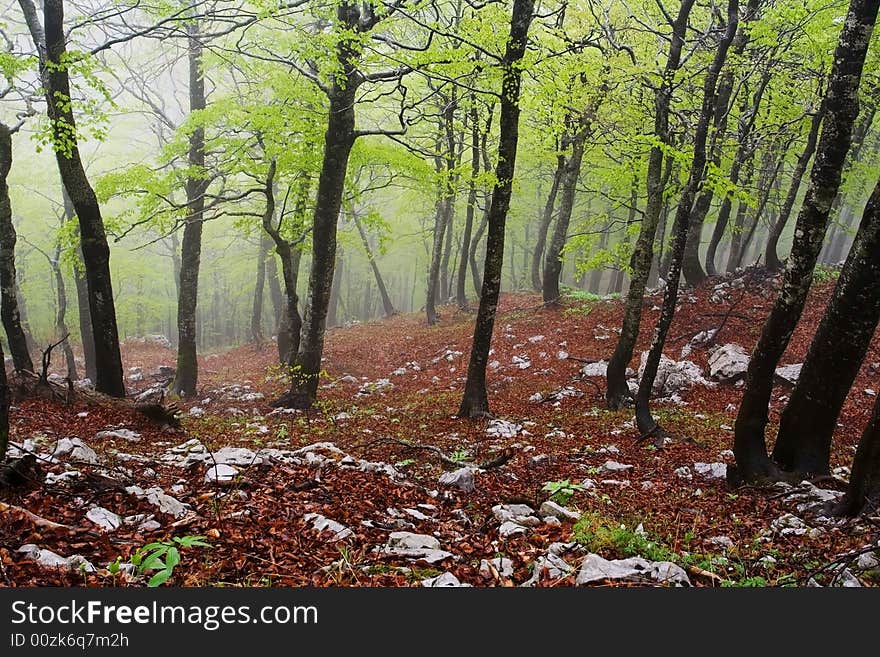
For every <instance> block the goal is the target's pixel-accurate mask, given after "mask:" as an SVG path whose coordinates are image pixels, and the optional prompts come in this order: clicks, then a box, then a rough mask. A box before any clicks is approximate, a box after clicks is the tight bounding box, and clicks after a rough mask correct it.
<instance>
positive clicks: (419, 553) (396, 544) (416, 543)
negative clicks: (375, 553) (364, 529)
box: [381, 532, 453, 563]
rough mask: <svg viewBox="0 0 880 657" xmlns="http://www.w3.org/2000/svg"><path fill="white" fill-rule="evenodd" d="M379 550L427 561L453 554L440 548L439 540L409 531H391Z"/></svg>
mask: <svg viewBox="0 0 880 657" xmlns="http://www.w3.org/2000/svg"><path fill="white" fill-rule="evenodd" d="M381 551H382V552H384V553H385V554H389V555H392V556H397V557H404V558H406V559H413V560H419V559H420V560H424V561H427V562H428V563H436V562H438V561H443V560H444V559H448V558H449V557H451V556H453V554H452V553H451V552H446V551H445V550H441V549H440V541H438V540H437V539H436V538H434V537H433V536H428V535H426V534H413V533H411V532H391V534H390V535H389V537H388V543H387V545H385V546H384V547H383V548H381Z"/></svg>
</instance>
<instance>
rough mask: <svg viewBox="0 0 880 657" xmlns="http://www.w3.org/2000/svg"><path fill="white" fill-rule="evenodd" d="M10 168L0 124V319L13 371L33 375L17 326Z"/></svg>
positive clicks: (8, 138)
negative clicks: (9, 184) (0, 317)
mask: <svg viewBox="0 0 880 657" xmlns="http://www.w3.org/2000/svg"><path fill="white" fill-rule="evenodd" d="M11 167H12V131H11V130H10V129H9V127H8V126H6V125H5V124H4V123H0V316H2V319H3V328H4V329H5V330H6V339H7V341H8V343H9V352H10V354H11V355H12V363H13V366H14V367H15V369H16V370H19V371H25V372H33V371H34V364H33V362H32V361H31V355H30V352H29V351H28V343H27V338H26V337H25V335H24V330H23V329H22V326H21V317H20V315H19V310H18V297H17V292H16V288H17V287H18V286H17V280H16V276H15V242H16V240H17V235H16V234H15V226H14V225H13V223H12V203H11V201H10V199H9V186H8V184H7V182H6V180H7V178H8V176H9V170H10V169H11Z"/></svg>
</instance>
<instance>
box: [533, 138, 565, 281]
mask: <svg viewBox="0 0 880 657" xmlns="http://www.w3.org/2000/svg"><path fill="white" fill-rule="evenodd" d="M565 164H566V157H565V155H564V154H563V153H559V154H558V155H557V156H556V170H555V171H554V172H553V182H551V183H550V191H549V192H548V193H547V202H546V203H545V204H544V211H543V212H542V213H541V221H540V223H539V224H538V237H537V238H536V239H535V250H534V251H533V252H532V272H531V274H532V288H533V289H535V290H541V289H542V281H541V272H542V270H543V267H544V250H545V249H546V247H547V233H548V232H549V231H550V224H551V223H552V222H553V210H554V208H555V207H556V197H557V196H558V194H559V185H560V184H561V183H562V179H563V177H564V176H565Z"/></svg>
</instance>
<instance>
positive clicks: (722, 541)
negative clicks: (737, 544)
mask: <svg viewBox="0 0 880 657" xmlns="http://www.w3.org/2000/svg"><path fill="white" fill-rule="evenodd" d="M706 542H707V543H709V544H710V545H717V546H719V547H723V548H725V549H727V548H732V547H733V545H734V544H733V540H732V539H731V538H730V536H713V537H712V538H709V539H706Z"/></svg>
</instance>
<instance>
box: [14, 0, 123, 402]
mask: <svg viewBox="0 0 880 657" xmlns="http://www.w3.org/2000/svg"><path fill="white" fill-rule="evenodd" d="M19 4H20V5H21V7H22V10H23V11H24V13H25V17H26V19H27V23H28V28H29V30H30V32H31V36H32V37H33V40H34V43H35V45H36V46H37V50H38V51H39V53H40V72H41V78H42V81H43V86H44V88H45V92H46V106H47V113H48V116H49V120H50V121H51V124H52V139H53V147H54V151H55V159H56V161H57V163H58V171H59V173H60V174H61V179H62V181H63V183H64V188H65V189H66V191H67V194H68V195H69V196H70V200H71V202H72V203H73V207H74V209H75V211H76V216H77V219H78V220H79V230H80V240H81V245H82V254H83V262H84V264H85V276H86V283H87V286H88V301H89V313H90V316H91V323H92V329H93V335H94V342H95V370H96V372H95V388H96V389H97V390H98V391H99V392H103V393H105V394H107V395H110V396H113V397H123V396H124V395H125V385H124V382H123V374H122V357H121V355H120V352H119V333H118V329H117V326H116V309H115V307H114V297H113V285H112V282H111V278H110V247H109V245H108V244H107V235H106V233H105V231H104V223H103V220H102V218H101V208H100V206H99V205H98V200H97V198H96V197H95V192H94V190H93V189H92V186H91V184H90V183H89V180H88V177H87V176H86V172H85V169H84V167H83V163H82V159H81V157H80V153H79V147H78V144H77V138H76V134H77V132H76V121H75V119H74V113H73V106H72V102H71V95H70V79H69V76H68V71H67V64H66V63H62V62H65V58H66V43H65V33H64V6H63V2H62V0H45V2H44V5H43V19H44V25H45V32H43V31H42V30H41V28H40V25H39V20H38V18H37V16H36V12H35V10H34V5H33V3H32V2H31V1H30V0H19Z"/></svg>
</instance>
